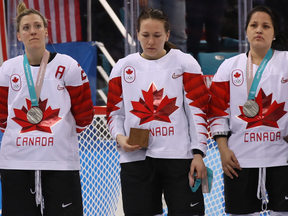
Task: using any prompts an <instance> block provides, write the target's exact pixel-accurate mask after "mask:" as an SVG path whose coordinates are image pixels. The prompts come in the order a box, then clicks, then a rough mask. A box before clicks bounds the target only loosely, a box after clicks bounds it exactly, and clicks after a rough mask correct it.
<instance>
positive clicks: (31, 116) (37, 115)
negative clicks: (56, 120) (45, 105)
mask: <svg viewBox="0 0 288 216" xmlns="http://www.w3.org/2000/svg"><path fill="white" fill-rule="evenodd" d="M42 118H43V112H42V110H41V109H40V108H39V107H32V108H31V109H29V110H28V112H27V119H28V121H29V122H30V123H31V124H38V123H40V122H41V120H42Z"/></svg>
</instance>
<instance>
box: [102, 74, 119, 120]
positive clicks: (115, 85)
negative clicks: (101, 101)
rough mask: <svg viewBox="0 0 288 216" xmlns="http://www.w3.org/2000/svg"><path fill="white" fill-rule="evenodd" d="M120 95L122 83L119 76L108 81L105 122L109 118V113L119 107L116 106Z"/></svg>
mask: <svg viewBox="0 0 288 216" xmlns="http://www.w3.org/2000/svg"><path fill="white" fill-rule="evenodd" d="M121 95H122V83H121V77H116V78H113V79H111V80H110V81H109V92H108V99H107V114H106V115H107V122H109V120H110V119H111V117H110V113H111V112H113V111H115V110H118V109H120V108H119V107H117V106H116V104H118V103H119V102H121V101H122V100H123V99H122V98H121Z"/></svg>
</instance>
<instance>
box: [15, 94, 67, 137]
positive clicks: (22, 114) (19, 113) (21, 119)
mask: <svg viewBox="0 0 288 216" xmlns="http://www.w3.org/2000/svg"><path fill="white" fill-rule="evenodd" d="M47 101H48V99H46V100H44V101H41V99H39V108H40V109H41V111H42V112H43V119H42V121H41V122H40V123H38V124H31V123H30V122H29V121H28V120H27V112H28V110H29V109H30V108H31V101H30V100H28V99H26V104H27V108H26V107H24V106H23V107H22V109H21V110H20V109H14V113H15V117H13V118H12V120H13V121H15V122H16V123H17V124H18V125H20V126H21V127H22V130H21V133H26V132H30V131H42V132H46V133H52V131H51V127H52V126H53V125H55V124H56V123H57V122H58V121H60V120H61V118H60V117H58V115H59V111H60V109H55V110H53V109H52V108H51V107H50V106H49V107H48V108H47V109H46V105H47Z"/></svg>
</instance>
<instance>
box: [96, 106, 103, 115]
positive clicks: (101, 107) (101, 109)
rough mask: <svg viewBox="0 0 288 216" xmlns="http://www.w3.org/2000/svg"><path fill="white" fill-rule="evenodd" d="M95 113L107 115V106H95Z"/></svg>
mask: <svg viewBox="0 0 288 216" xmlns="http://www.w3.org/2000/svg"><path fill="white" fill-rule="evenodd" d="M94 115H106V106H94Z"/></svg>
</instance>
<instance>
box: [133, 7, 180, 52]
mask: <svg viewBox="0 0 288 216" xmlns="http://www.w3.org/2000/svg"><path fill="white" fill-rule="evenodd" d="M146 19H154V20H159V21H162V22H163V25H164V30H165V32H166V33H167V32H168V31H170V23H169V20H168V17H167V16H166V14H165V13H164V12H163V11H161V10H158V9H154V8H147V9H145V10H143V11H142V12H141V14H140V15H139V17H138V19H137V32H139V31H140V25H141V22H142V21H143V20H146ZM164 49H165V50H170V49H178V48H177V47H176V46H175V45H174V44H173V43H171V42H168V41H166V42H165V45H164Z"/></svg>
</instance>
